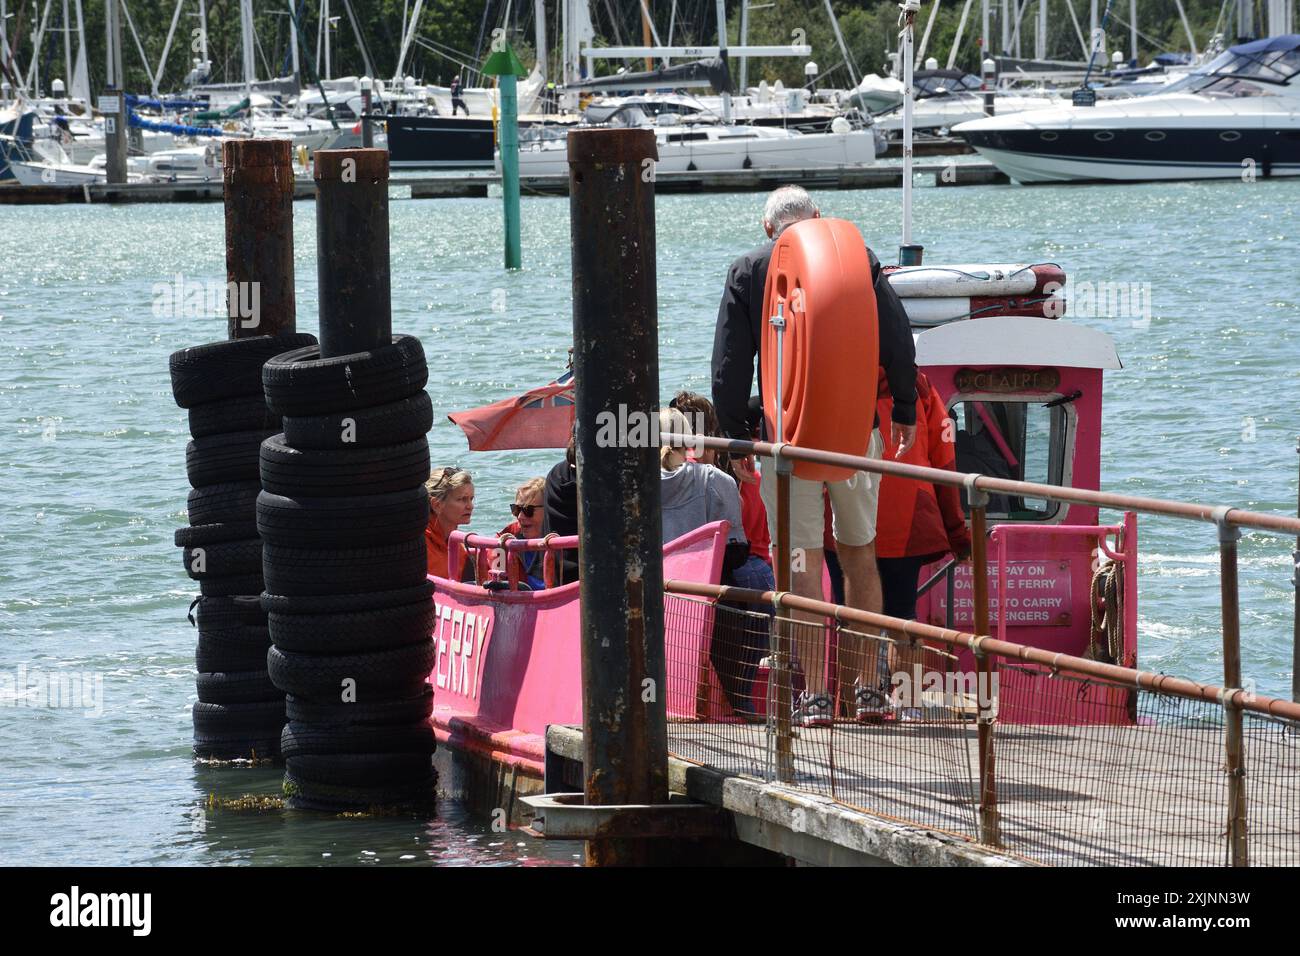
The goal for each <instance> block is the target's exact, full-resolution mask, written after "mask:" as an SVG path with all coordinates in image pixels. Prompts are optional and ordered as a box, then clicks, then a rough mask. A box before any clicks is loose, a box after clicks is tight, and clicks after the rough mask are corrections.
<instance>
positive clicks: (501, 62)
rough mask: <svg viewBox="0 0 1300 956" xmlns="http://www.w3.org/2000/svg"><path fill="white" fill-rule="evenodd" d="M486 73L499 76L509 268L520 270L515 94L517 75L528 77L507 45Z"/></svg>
mask: <svg viewBox="0 0 1300 956" xmlns="http://www.w3.org/2000/svg"><path fill="white" fill-rule="evenodd" d="M483 73H484V75H485V76H495V77H497V78H498V88H499V89H500V91H501V112H500V114H499V116H498V117H497V132H498V136H497V142H498V143H499V148H500V150H501V196H502V199H503V200H504V209H505V226H506V268H507V269H518V268H520V266H521V265H522V263H523V255H522V253H521V251H520V248H519V101H518V97H517V96H516V82H517V79H518V77H521V76H527V71H526V70H525V69H524V65H523V64H522V63H520V62H519V57H517V56H516V55H515V51H514V50H513V49H511V47H510V44H508V43H507V44H505V45H503V46H502V48H501V49H499V50H496V51H495V52H494V53H493V54H492V55H491V56H489V57H488V58H487V62H486V63H485V64H484V65H483Z"/></svg>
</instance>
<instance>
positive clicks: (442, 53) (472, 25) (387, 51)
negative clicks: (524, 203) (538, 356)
mask: <svg viewBox="0 0 1300 956" xmlns="http://www.w3.org/2000/svg"><path fill="white" fill-rule="evenodd" d="M38 2H39V5H40V11H41V12H43V11H44V5H45V0H38ZM297 2H298V9H299V11H300V13H299V16H300V22H301V25H302V35H301V36H300V38H299V42H300V44H301V50H300V55H301V61H302V63H303V67H304V70H305V71H314V65H315V59H316V47H317V33H318V24H319V22H320V7H321V2H322V0H297ZM671 2H672V0H649V4H650V9H651V11H652V13H653V16H654V19H655V23H656V25H657V26H658V29H659V33H660V37H661V38H663V39H665V40H666V38H667V28H668V19H669V15H670V4H671ZM1047 2H1048V4H1049V12H1048V51H1049V55H1050V56H1053V57H1056V58H1063V59H1076V60H1077V59H1081V58H1082V56H1083V54H1082V51H1081V49H1080V44H1079V38H1078V34H1077V33H1076V31H1075V27H1074V23H1073V21H1072V19H1071V17H1070V13H1069V9H1068V7H1067V0H1047ZM1072 2H1073V4H1074V10H1075V13H1076V15H1077V16H1078V18H1079V23H1080V26H1081V28H1082V30H1083V32H1084V34H1085V35H1086V33H1087V30H1088V6H1089V4H1088V0H1072ZM931 3H932V0H926V2H924V3H923V5H922V9H921V13H920V15H919V17H918V20H917V33H918V41H919V38H920V33H921V32H922V31H923V30H924V26H925V22H926V20H927V19H928V17H929V15H930V10H931ZM1037 3H1038V0H1030V2H1029V3H1028V5H1027V7H1026V11H1025V15H1024V21H1023V24H1022V31H1023V35H1022V40H1021V45H1022V48H1023V49H1024V51H1025V52H1026V53H1029V52H1031V51H1032V49H1033V30H1034V21H1035V17H1036V15H1037V9H1038V8H1037ZM676 4H677V13H676V21H675V34H674V42H675V43H701V44H704V43H707V44H714V43H716V42H717V25H716V22H715V15H714V4H713V0H676ZM127 5H128V8H129V10H130V15H131V20H132V21H133V22H134V24H135V27H136V30H137V32H138V33H139V38H140V45H141V46H142V47H143V48H144V51H145V56H146V57H147V58H148V59H149V62H150V69H153V68H155V67H156V66H157V64H158V58H159V56H160V55H161V53H162V48H163V44H164V42H165V40H166V37H167V30H168V27H169V25H170V23H171V17H172V12H173V10H174V0H128V3H127ZM752 5H753V9H751V10H750V12H749V24H748V42H749V43H751V44H785V43H792V42H797V41H798V40H799V39H800V37H801V36H802V38H804V40H805V42H807V43H809V44H810V45H811V46H812V49H813V53H812V58H813V59H814V60H815V61H816V62H817V64H818V66H819V68H820V70H821V75H822V77H823V79H822V80H821V81H820V82H821V83H823V84H829V85H834V86H847V85H848V83H849V76H848V71H847V70H845V69H844V66H843V57H842V56H841V54H840V51H839V48H838V45H837V44H836V42H835V37H834V34H833V32H832V30H831V25H830V21H829V19H828V18H827V16H826V11H825V7H824V2H823V0H753V4H752ZM962 5H963V0H941V6H940V9H939V14H938V18H937V19H936V21H935V25H934V29H933V31H932V33H931V37H930V44H929V48H928V50H927V55H930V56H934V57H935V58H937V59H938V60H939V62H940V65H943V64H945V63H946V62H947V59H948V52H949V49H950V47H951V45H952V40H953V37H954V35H955V34H956V31H957V23H958V21H959V19H960V16H961V8H962ZM1101 5H1102V6H1104V0H1103V2H1102V4H1101ZM83 6H84V11H85V24H86V39H87V46H88V54H89V61H90V74H91V86H92V88H93V89H95V90H98V89H99V88H100V87H101V86H102V85H103V81H104V3H103V2H102V0H84V3H83ZM413 6H414V0H352V8H353V12H354V13H355V14H356V17H357V22H358V25H359V27H360V29H361V32H362V34H363V35H364V37H365V41H366V44H367V46H368V47H369V49H370V53H371V56H372V58H373V61H374V67H375V71H376V72H377V73H378V74H379V75H380V76H381V77H385V78H386V77H389V76H391V75H392V73H393V71H394V69H395V66H396V61H397V53H398V49H399V48H400V45H401V32H402V18H403V11H404V9H408V8H410V7H413ZM992 6H993V8H994V10H995V11H996V10H997V9H999V8H1000V6H1001V3H1000V0H992ZM1185 6H1186V8H1187V14H1188V18H1189V20H1190V21H1191V24H1192V28H1193V30H1194V32H1195V35H1196V39H1197V44H1198V46H1204V44H1205V43H1206V42H1207V41H1208V39H1209V37H1210V34H1211V33H1212V32H1213V30H1214V28H1215V25H1216V22H1217V19H1218V16H1219V10H1220V0H1186V3H1185ZM9 7H10V10H11V11H13V12H12V13H11V16H10V19H9V21H8V32H9V37H10V41H11V43H14V44H15V46H16V53H17V59H18V63H20V64H21V65H22V73H23V75H24V76H25V75H26V72H27V70H28V67H29V64H30V62H31V53H32V38H33V35H34V34H35V32H36V27H37V26H38V25H39V21H37V22H36V23H33V15H32V9H31V4H30V3H19V2H17V0H14V2H12V3H10V4H9ZM507 7H509V23H507V24H504V26H505V27H507V28H508V29H509V31H510V32H509V35H510V38H511V42H512V44H513V45H514V47H515V49H516V51H518V52H519V54H520V58H521V59H522V60H523V62H524V64H525V65H526V66H531V65H532V62H533V4H532V2H531V0H508V2H507V0H486V2H480V0H426V2H425V4H424V9H423V13H422V15H421V17H420V24H419V29H418V31H417V40H416V42H415V43H413V44H412V46H411V50H410V52H409V54H408V57H407V63H406V70H405V72H406V73H409V74H411V75H413V76H415V77H417V78H422V79H424V80H426V81H429V82H438V81H439V80H441V82H443V83H446V82H449V81H450V79H451V76H452V74H453V73H454V72H455V71H456V70H457V69H459V68H461V67H462V66H466V65H468V66H471V67H473V68H477V67H478V66H479V65H481V64H482V61H483V59H484V58H485V57H486V55H487V49H488V43H489V42H490V41H491V37H492V30H493V28H496V27H501V26H503V19H504V18H505V16H506V12H507ZM834 7H835V11H836V15H837V16H838V18H839V21H840V27H841V29H842V31H843V33H844V38H845V42H846V43H847V45H848V47H849V51H850V54H851V56H852V58H853V60H854V61H855V63H856V66H857V69H856V71H855V72H856V73H857V74H858V75H861V74H862V73H864V72H875V71H879V70H880V69H881V67H882V64H884V62H885V54H886V52H887V51H889V50H893V49H896V48H897V44H898V39H897V36H898V7H897V4H896V3H895V2H894V0H834ZM15 8H17V9H16V11H15ZM545 8H546V19H547V44H548V46H549V47H550V51H549V54H550V62H551V63H552V64H554V63H555V61H556V53H555V49H556V46H557V45H558V42H559V24H560V0H545ZM589 9H590V11H591V15H592V20H593V23H594V24H595V28H596V32H597V34H598V35H599V37H600V38H602V39H603V41H606V42H609V43H613V42H618V41H621V42H639V40H640V36H641V28H640V21H641V10H640V4H639V2H638V0H589ZM1128 11H1129V5H1128V3H1127V2H1125V0H1116V2H1115V5H1114V9H1113V11H1112V19H1111V23H1110V25H1109V28H1108V31H1107V33H1108V39H1109V43H1108V48H1109V49H1112V50H1114V49H1119V50H1121V51H1123V52H1124V53H1125V55H1127V54H1128V49H1129V30H1128V26H1127V23H1126V21H1127V17H1128ZM727 12H728V36H729V37H730V38H731V41H732V43H737V42H738V41H739V37H740V0H728V2H727ZM330 15H331V20H332V21H333V26H332V32H331V37H332V41H331V65H332V73H333V75H335V76H346V75H348V74H356V75H360V74H361V73H363V72H364V70H365V67H364V65H363V61H362V57H361V52H360V49H359V47H358V44H357V41H356V39H355V36H354V33H353V29H352V25H351V23H350V22H349V18H348V15H347V10H346V8H345V6H344V0H330ZM61 18H62V12H61V6H60V4H59V2H58V0H55V2H54V3H53V4H52V6H51V10H50V17H49V21H48V24H47V29H46V34H45V38H44V40H43V41H42V44H41V51H40V64H41V69H40V74H41V85H42V87H43V88H44V89H45V90H46V91H48V89H49V84H50V81H51V80H52V79H53V78H54V77H56V76H62V74H63V72H64V67H63V64H64V57H63V49H62V33H61V28H62V23H61ZM1139 19H1140V23H1139V27H1140V29H1141V32H1142V34H1143V35H1144V38H1142V39H1141V40H1140V44H1139V57H1140V59H1141V60H1142V62H1144V63H1145V62H1147V61H1148V60H1149V59H1150V58H1151V56H1153V55H1154V54H1155V53H1157V52H1160V50H1161V49H1162V48H1163V47H1162V44H1164V45H1167V46H1168V48H1171V49H1175V50H1185V49H1187V41H1186V38H1185V36H1184V32H1183V29H1182V24H1181V22H1180V20H1179V18H1178V12H1177V8H1176V6H1175V5H1174V2H1173V0H1140V3H1139ZM207 20H208V48H209V57H210V58H211V60H212V64H213V80H214V81H218V82H221V81H227V82H236V81H238V80H239V79H241V78H242V76H243V66H242V64H241V62H240V50H241V44H240V35H239V0H208V2H207ZM254 20H255V24H256V30H257V40H258V43H257V70H256V73H257V75H258V76H259V77H269V76H276V75H283V74H285V73H287V72H288V71H289V65H288V64H289V62H290V59H289V16H288V0H254ZM1234 26H1235V23H1229V24H1225V25H1223V26H1222V27H1221V29H1224V30H1225V31H1226V32H1227V33H1228V38H1227V39H1228V42H1229V43H1231V42H1232V41H1233V40H1234V39H1235V37H1234V36H1233V35H1232V34H1233V27H1234ZM198 29H199V21H198V2H197V0H186V2H185V5H184V8H183V9H182V12H181V18H180V21H179V23H178V25H177V30H176V36H175V38H174V39H173V41H172V47H171V52H170V53H169V55H168V61H167V63H166V64H165V65H164V68H163V70H162V76H161V78H160V83H159V87H160V89H162V90H164V91H168V90H176V89H179V86H180V83H181V81H182V80H183V79H184V77H185V74H186V73H187V72H188V71H189V70H190V68H191V60H192V59H194V58H197V56H198V51H199V49H200V48H201V44H200V42H199V37H198V33H197V31H198ZM796 31H802V33H798V32H796ZM979 32H980V2H979V0H975V2H974V3H973V4H972V8H971V14H970V19H969V20H968V22H967V24H966V30H965V32H964V35H963V37H962V45H961V49H960V50H959V51H958V56H957V61H956V64H957V66H959V67H962V68H964V69H967V70H970V71H972V72H976V71H978V64H979V60H980V52H979V47H978V44H977V41H978V38H979ZM991 32H992V33H993V34H994V38H995V39H994V44H993V45H994V46H995V47H996V46H997V45H998V44H999V43H1000V37H1001V28H1000V26H998V25H997V21H996V19H994V21H993V26H992V27H991ZM598 42H601V41H600V40H598ZM122 45H123V50H124V59H125V61H126V73H127V87H128V89H130V90H133V91H147V90H148V89H149V88H150V83H149V74H148V72H147V71H146V69H145V68H144V66H143V65H142V63H141V61H140V56H139V53H138V52H137V49H136V44H135V40H134V38H133V37H132V35H131V32H130V29H129V28H127V27H125V26H124V28H123V38H122ZM804 62H805V61H804V60H803V58H801V57H784V58H769V59H762V60H752V61H750V64H749V82H750V83H756V82H757V81H758V80H760V79H766V80H768V81H769V82H772V81H774V80H777V79H780V80H782V81H783V82H784V83H786V84H787V85H792V84H802V83H803V82H804V79H803V77H804V73H803V67H804ZM598 63H599V64H601V65H599V66H598V69H604V70H609V71H612V70H613V69H615V68H617V66H618V64H617V63H613V62H612V61H598ZM733 75H735V71H734V70H733ZM63 79H64V81H65V82H67V81H68V80H69V79H70V78H69V77H63ZM470 79H471V80H472V81H474V82H477V76H476V75H471V77H470Z"/></svg>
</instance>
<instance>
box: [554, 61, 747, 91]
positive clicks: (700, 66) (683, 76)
mask: <svg viewBox="0 0 1300 956" xmlns="http://www.w3.org/2000/svg"><path fill="white" fill-rule="evenodd" d="M684 86H709V87H712V88H713V91H714V92H715V93H730V92H731V91H732V90H731V74H730V72H729V71H728V70H727V63H726V61H725V60H723V59H722V58H721V57H713V58H712V59H708V60H694V61H692V62H690V63H681V64H678V65H676V66H661V67H658V68H656V69H653V70H645V71H642V72H640V73H616V74H614V75H612V76H597V77H588V78H587V79H584V80H581V81H579V82H577V83H574V84H572V86H571V88H575V89H583V90H643V89H659V88H677V87H684Z"/></svg>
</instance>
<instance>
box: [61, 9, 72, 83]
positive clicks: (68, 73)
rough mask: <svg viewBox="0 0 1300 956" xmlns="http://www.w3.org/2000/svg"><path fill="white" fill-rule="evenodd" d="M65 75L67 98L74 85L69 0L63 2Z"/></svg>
mask: <svg viewBox="0 0 1300 956" xmlns="http://www.w3.org/2000/svg"><path fill="white" fill-rule="evenodd" d="M63 75H64V77H66V79H65V80H64V86H63V89H64V91H65V92H64V95H65V96H66V95H68V94H67V92H66V91H68V90H70V89H71V87H70V85H69V84H71V83H72V26H71V25H70V24H69V23H68V0H63Z"/></svg>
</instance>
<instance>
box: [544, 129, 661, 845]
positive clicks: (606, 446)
mask: <svg viewBox="0 0 1300 956" xmlns="http://www.w3.org/2000/svg"><path fill="white" fill-rule="evenodd" d="M568 146H569V180H570V194H569V195H570V198H569V214H570V222H571V230H572V238H571V242H572V262H573V344H574V353H573V372H574V379H575V381H576V385H577V388H576V392H577V395H576V400H577V460H578V515H579V520H578V534H579V540H580V548H581V550H580V560H581V568H582V578H581V580H582V584H581V595H582V711H583V763H584V768H585V783H584V791H585V798H586V803H587V804H588V805H612V804H655V805H662V804H666V803H667V802H668V724H667V710H666V702H667V696H666V695H667V680H666V667H665V661H664V606H663V543H662V538H663V531H662V527H661V524H660V522H661V518H660V489H659V450H658V442H657V441H651V440H649V439H650V438H651V437H652V436H657V434H658V427H657V419H656V418H655V416H656V415H657V412H656V406H657V405H658V394H659V351H658V349H659V346H658V309H657V297H656V295H657V294H656V288H655V220H654V176H653V165H652V164H653V162H654V160H655V159H656V158H657V156H656V150H655V138H654V133H653V131H650V130H630V129H594V130H582V131H575V132H571V133H570V134H569V141H568ZM647 173H648V174H647ZM611 416H612V417H611ZM652 421H653V422H654V426H653V427H652V428H651V427H649V426H650V423H651V422H652ZM638 422H639V425H640V426H641V427H638ZM610 423H618V424H617V425H616V427H615V428H613V429H607V428H602V427H601V426H602V424H610ZM624 429H626V431H625V430H624ZM612 433H613V434H612ZM638 436H640V437H638ZM611 438H612V439H613V440H611ZM650 853H651V847H650V846H649V845H648V841H647V840H644V839H621V838H620V839H609V838H603V839H590V840H588V841H587V844H586V861H587V863H588V864H589V865H596V866H601V865H604V866H609V865H638V864H643V863H646V862H648V860H649V859H650Z"/></svg>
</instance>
